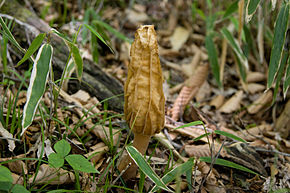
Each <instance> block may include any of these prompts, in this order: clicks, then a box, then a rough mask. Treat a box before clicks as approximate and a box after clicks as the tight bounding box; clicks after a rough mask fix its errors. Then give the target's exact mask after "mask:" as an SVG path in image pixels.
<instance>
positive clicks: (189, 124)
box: [174, 121, 203, 130]
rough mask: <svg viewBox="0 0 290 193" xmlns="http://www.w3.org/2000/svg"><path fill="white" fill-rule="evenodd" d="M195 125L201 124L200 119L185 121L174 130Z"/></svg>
mask: <svg viewBox="0 0 290 193" xmlns="http://www.w3.org/2000/svg"><path fill="white" fill-rule="evenodd" d="M196 125H203V122H202V121H194V122H190V123H186V124H184V125H181V126H179V127H177V128H175V129H174V130H176V129H181V128H185V127H191V126H196Z"/></svg>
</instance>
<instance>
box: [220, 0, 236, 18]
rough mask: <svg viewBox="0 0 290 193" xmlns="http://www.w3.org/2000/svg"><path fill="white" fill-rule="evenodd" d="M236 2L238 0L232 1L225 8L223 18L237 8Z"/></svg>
mask: <svg viewBox="0 0 290 193" xmlns="http://www.w3.org/2000/svg"><path fill="white" fill-rule="evenodd" d="M238 3H239V0H237V1H235V2H233V3H232V4H231V5H230V6H229V7H228V8H227V10H226V12H225V14H224V16H223V19H224V18H227V17H229V16H230V15H231V14H233V13H234V12H236V11H237V10H238V7H239V6H238Z"/></svg>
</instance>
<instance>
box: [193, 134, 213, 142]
mask: <svg viewBox="0 0 290 193" xmlns="http://www.w3.org/2000/svg"><path fill="white" fill-rule="evenodd" d="M209 135H211V133H205V134H202V135H200V136H198V137H196V138H194V139H193V141H198V140H200V139H202V138H204V137H206V136H209Z"/></svg>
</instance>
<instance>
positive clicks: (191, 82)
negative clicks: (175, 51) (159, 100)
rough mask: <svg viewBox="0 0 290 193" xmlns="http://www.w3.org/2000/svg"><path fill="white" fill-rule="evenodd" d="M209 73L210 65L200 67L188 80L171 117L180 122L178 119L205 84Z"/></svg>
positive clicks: (174, 105)
mask: <svg viewBox="0 0 290 193" xmlns="http://www.w3.org/2000/svg"><path fill="white" fill-rule="evenodd" d="M207 73H208V63H206V64H205V65H200V66H199V67H198V68H197V70H196V72H195V73H194V75H193V76H192V77H190V78H189V79H187V80H186V82H185V85H184V86H183V88H182V89H181V91H180V93H179V95H178V97H177V99H176V100H175V102H174V104H173V107H172V109H171V117H172V119H173V120H175V121H176V120H178V118H179V117H180V116H181V115H182V114H183V111H184V108H185V106H186V105H187V104H188V103H189V101H191V100H192V98H193V97H194V96H195V95H196V93H197V92H198V90H199V88H200V87H201V85H202V84H203V82H204V81H205V80H206V78H207Z"/></svg>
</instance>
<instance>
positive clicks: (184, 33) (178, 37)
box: [170, 26, 190, 51]
mask: <svg viewBox="0 0 290 193" xmlns="http://www.w3.org/2000/svg"><path fill="white" fill-rule="evenodd" d="M189 34H190V30H187V29H186V28H183V27H180V26H178V27H176V28H175V30H174V32H173V35H172V36H171V37H170V43H171V45H172V49H173V50H176V51H178V50H179V49H180V48H181V47H182V46H183V44H184V43H185V42H186V41H187V39H188V37H189Z"/></svg>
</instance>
